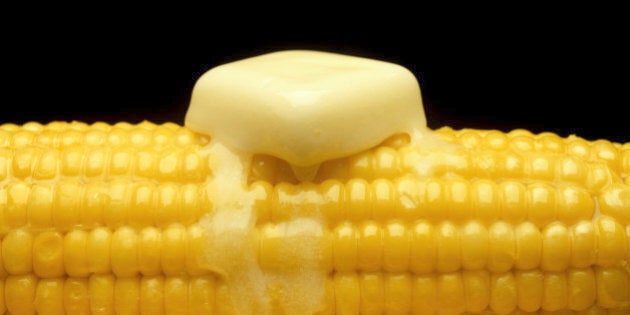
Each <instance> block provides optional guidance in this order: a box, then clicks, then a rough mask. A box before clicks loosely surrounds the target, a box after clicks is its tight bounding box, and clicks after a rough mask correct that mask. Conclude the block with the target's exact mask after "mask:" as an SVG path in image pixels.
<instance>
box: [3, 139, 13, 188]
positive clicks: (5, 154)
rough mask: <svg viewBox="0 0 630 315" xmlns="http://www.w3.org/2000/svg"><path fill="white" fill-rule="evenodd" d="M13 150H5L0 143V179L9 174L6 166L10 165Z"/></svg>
mask: <svg viewBox="0 0 630 315" xmlns="http://www.w3.org/2000/svg"><path fill="white" fill-rule="evenodd" d="M12 156H13V151H10V150H7V149H5V148H3V147H2V146H1V143H0V180H4V179H5V178H7V176H9V173H10V171H9V169H8V167H9V166H10V165H11V158H12Z"/></svg>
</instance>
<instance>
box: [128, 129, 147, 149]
mask: <svg viewBox="0 0 630 315" xmlns="http://www.w3.org/2000/svg"><path fill="white" fill-rule="evenodd" d="M128 137H129V144H131V145H133V147H135V148H139V147H146V146H149V145H150V144H151V131H149V130H147V129H144V128H134V129H132V130H130V131H129V134H128Z"/></svg>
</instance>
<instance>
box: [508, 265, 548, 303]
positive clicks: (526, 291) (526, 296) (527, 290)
mask: <svg viewBox="0 0 630 315" xmlns="http://www.w3.org/2000/svg"><path fill="white" fill-rule="evenodd" d="M514 279H515V282H516V292H518V303H517V305H518V308H520V309H521V310H523V311H526V312H534V311H537V310H538V309H539V308H540V307H541V305H542V302H543V287H544V285H543V282H544V275H543V274H542V272H540V271H539V270H530V271H517V272H515V274H514Z"/></svg>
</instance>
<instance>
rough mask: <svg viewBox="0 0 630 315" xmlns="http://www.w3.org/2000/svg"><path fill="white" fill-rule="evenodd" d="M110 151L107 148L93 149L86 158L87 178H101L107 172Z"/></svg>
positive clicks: (85, 169)
mask: <svg viewBox="0 0 630 315" xmlns="http://www.w3.org/2000/svg"><path fill="white" fill-rule="evenodd" d="M108 153H109V152H108V150H107V149H106V148H96V147H95V148H92V149H90V150H89V151H88V152H87V153H86V156H85V166H84V172H85V176H87V177H96V176H101V175H103V174H104V172H105V165H106V163H107V160H108V159H109V157H108Z"/></svg>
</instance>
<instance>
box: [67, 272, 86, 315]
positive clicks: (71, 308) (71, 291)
mask: <svg viewBox="0 0 630 315" xmlns="http://www.w3.org/2000/svg"><path fill="white" fill-rule="evenodd" d="M63 306H64V309H65V311H66V313H68V314H77V315H88V314H90V293H89V291H88V281H87V279H83V278H78V279H77V278H66V280H65V283H64V285H63Z"/></svg>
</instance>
